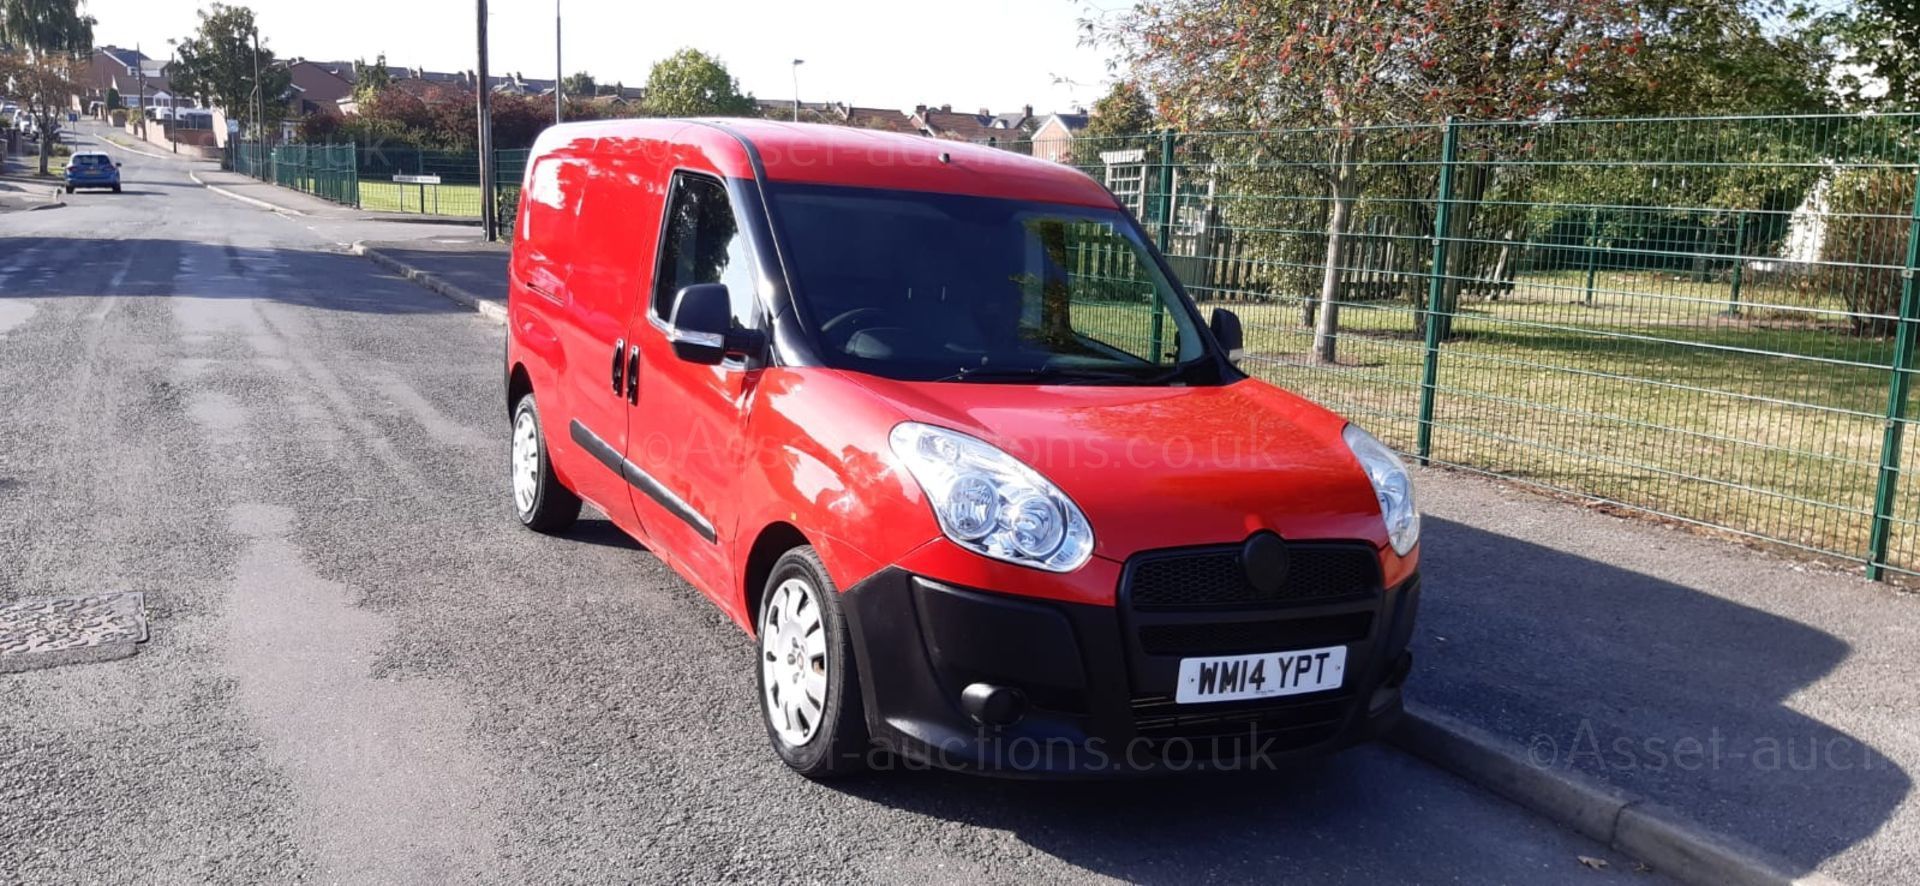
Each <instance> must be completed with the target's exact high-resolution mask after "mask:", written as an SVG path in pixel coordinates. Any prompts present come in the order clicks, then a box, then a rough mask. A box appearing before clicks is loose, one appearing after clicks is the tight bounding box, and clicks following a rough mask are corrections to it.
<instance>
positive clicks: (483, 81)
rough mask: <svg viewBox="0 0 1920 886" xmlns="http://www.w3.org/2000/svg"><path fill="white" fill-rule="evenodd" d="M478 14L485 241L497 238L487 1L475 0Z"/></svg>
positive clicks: (481, 212) (481, 203)
mask: <svg viewBox="0 0 1920 886" xmlns="http://www.w3.org/2000/svg"><path fill="white" fill-rule="evenodd" d="M474 4H475V5H476V6H478V7H479V13H480V25H479V36H480V70H479V72H478V73H479V77H478V80H477V82H476V83H475V86H476V87H477V91H478V92H479V93H480V98H479V102H480V108H479V110H480V227H481V228H482V229H484V230H485V231H486V235H487V240H488V242H492V241H494V240H498V239H500V231H499V230H498V227H499V222H498V220H497V219H495V218H494V208H495V207H494V205H493V95H492V93H493V89H492V86H491V85H490V84H489V82H488V78H487V0H474Z"/></svg>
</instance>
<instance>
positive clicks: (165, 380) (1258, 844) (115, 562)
mask: <svg viewBox="0 0 1920 886" xmlns="http://www.w3.org/2000/svg"><path fill="white" fill-rule="evenodd" d="M121 156H122V159H123V160H124V161H125V164H126V167H125V170H124V172H125V175H126V180H127V189H126V191H127V192H126V193H125V194H123V195H120V196H117V197H116V196H112V195H106V194H101V195H76V196H75V197H74V198H72V199H71V203H70V205H69V206H68V207H66V208H64V209H60V210H55V211H50V212H33V213H9V214H5V215H0V378H4V379H5V382H4V386H3V387H0V390H4V391H5V392H6V394H7V398H6V399H7V407H8V408H7V410H6V419H5V421H0V600H10V599H18V598H31V597H43V596H63V595H74V594H82V593H101V592H110V591H141V592H144V593H145V594H146V600H147V604H148V607H149V610H150V615H151V617H152V623H151V630H152V639H151V641H150V642H149V643H147V644H146V645H145V646H144V647H142V648H141V650H140V652H139V654H138V655H137V656H135V657H133V658H130V659H124V660H120V661H116V662H110V663H101V664H89V665H74V666H69V667H63V668H57V669H50V670H42V671H35V672H29V673H25V674H19V675H12V676H0V880H4V881H15V880H18V881H22V882H31V883H65V882H81V881H87V882H203V881H220V882H263V881H273V882H292V881H324V882H444V881H465V882H524V881H541V882H555V881H569V882H571V881H598V882H606V881H646V882H700V881H713V880H720V879H734V880H749V881H780V882H789V881H791V882H804V881H835V882H843V881H889V882H922V881H935V882H946V881H957V880H962V879H964V880H968V881H991V882H1022V883H1026V882H1054V881H1063V882H1064V881H1075V882H1078V881H1092V880H1104V879H1109V878H1112V879H1120V880H1134V881H1147V882H1169V883H1172V882H1178V883H1197V882H1217V881H1226V882H1235V881H1253V880H1259V881H1264V882H1277V881H1298V880H1306V881H1312V882H1323V881H1331V882H1355V883H1376V882H1427V883H1448V882H1458V883H1488V882H1510V883H1555V882H1567V883H1605V882H1616V883H1620V882H1632V883H1651V882H1657V881H1658V880H1659V878H1658V876H1657V875H1649V874H1644V873H1635V872H1634V871H1633V867H1634V865H1633V863H1632V862H1631V861H1628V860H1626V859H1623V858H1621V857H1619V856H1618V855H1617V854H1614V853H1611V852H1609V851H1607V850H1605V849H1603V848H1601V847H1599V846H1596V845H1594V844H1592V843H1590V842H1588V841H1586V840H1584V839H1582V838H1580V837H1578V836H1575V835H1573V834H1571V833H1569V832H1567V831H1564V830H1562V829H1560V828H1558V827H1556V826H1554V825H1552V824H1550V823H1546V822H1543V821H1541V820H1539V819H1536V818H1533V817H1531V816H1529V815H1528V814H1527V813H1525V812H1523V811H1522V810H1520V809H1518V808H1517V807H1514V806H1511V805H1509V804H1507V803H1506V802H1504V801H1502V800H1499V799H1497V798H1494V797H1492V796H1490V795H1488V794H1486V793H1484V792H1482V791H1480V790H1479V789H1477V788H1474V787H1472V786H1470V785H1467V784H1465V783H1463V782H1461V781H1459V780H1457V779H1455V778H1453V777H1451V776H1449V775H1446V774H1444V773H1441V772H1439V771H1437V770H1434V769H1431V768H1428V767H1426V766H1425V765H1423V764H1421V763H1419V762H1417V761H1414V760H1413V759H1411V758H1409V757H1406V756H1404V755H1402V754H1400V753H1399V752H1397V751H1394V750H1391V749H1387V748H1383V747H1369V748H1363V749H1360V750H1358V751H1355V752H1351V753H1348V754H1345V755H1342V756H1340V757H1337V758H1334V759H1331V760H1327V761H1324V762H1321V763H1318V764H1315V765H1311V766H1307V767H1303V768H1301V769H1299V770H1296V771H1290V772H1283V773H1272V774H1258V775H1242V776H1237V777H1209V778H1203V779H1176V780H1167V781H1154V782H1146V783H1115V784H1091V785H1073V786H1060V785H1047V784H1029V783H1006V782H996V781H985V780H977V779H971V778H965V777H959V776H953V775H946V774H937V773H907V772H896V773H891V774H884V775H876V776H872V777H869V778H867V779H864V780H860V781H856V782H852V783H848V784H844V785H837V786H832V787H825V786H819V785H815V784H812V783H809V782H806V781H804V780H801V779H799V778H797V777H794V776H792V775H790V774H788V773H787V772H786V771H785V770H784V769H783V768H782V767H781V766H780V765H779V764H778V762H777V761H776V760H775V758H774V757H773V755H772V754H771V753H770V752H769V751H768V749H767V748H766V747H765V743H766V739H765V736H764V733H763V732H762V730H761V727H760V725H759V722H758V719H757V718H758V712H757V709H756V706H755V703H754V698H753V692H752V688H751V687H752V676H751V674H752V671H751V668H752V663H753V659H754V655H753V650H752V647H751V645H750V643H749V642H748V641H747V639H746V638H745V637H744V636H743V635H742V634H741V633H740V632H739V631H738V630H736V629H735V628H734V627H733V626H732V625H731V624H729V623H727V622H726V621H725V620H723V619H722V617H721V616H720V615H719V614H718V612H717V611H716V610H715V609H714V608H713V607H711V606H710V605H708V604H707V603H706V602H705V601H704V600H703V599H702V598H700V597H699V596H698V594H697V593H695V592H694V591H693V590H692V589H691V588H689V587H688V586H687V585H686V584H685V583H684V582H682V581H680V580H679V579H678V578H676V577H675V576H674V575H673V574H671V573H670V572H669V571H668V570H667V569H666V568H665V567H663V566H662V565H661V564H660V563H659V562H658V561H656V560H655V559H654V558H653V557H652V556H651V555H649V554H647V553H646V552H645V551H643V550H641V549H640V548H639V547H638V546H636V545H634V544H632V543H631V542H629V541H627V540H625V539H624V538H622V537H620V536H619V535H618V534H617V533H616V532H614V531H612V530H611V529H609V527H608V526H607V525H606V524H605V523H604V522H602V521H597V520H589V521H585V522H583V524H582V525H581V527H580V528H579V529H578V530H576V531H575V532H574V533H573V534H572V535H571V536H570V537H566V538H547V537H542V536H538V535H535V534H533V533H530V532H527V531H525V530H523V529H521V528H520V527H519V526H518V525H517V524H516V523H515V522H514V521H513V519H512V515H511V508H510V504H509V499H508V491H507V485H506V442H507V439H506V432H507V424H506V417H505V409H504V406H503V404H502V403H501V399H500V398H501V394H500V391H499V376H498V361H499V357H500V348H501V339H500V337H501V334H502V332H501V330H500V328H499V327H497V326H494V325H491V324H489V323H487V322H486V321H484V320H482V319H480V318H479V317H478V316H477V315H474V314H471V313H468V312H466V311H464V310H462V309H459V308H458V307H457V306H456V305H454V304H453V303H451V302H448V301H445V300H443V299H441V298H440V297H438V296H435V295H433V294H430V293H428V292H425V291H423V290H420V289H417V288H415V287H414V286H412V285H411V284H408V283H406V282H404V281H401V280H399V279H396V278H394V277H391V276H389V275H386V274H385V273H383V272H381V271H379V270H378V269H377V268H376V267H375V266H374V265H373V264H371V263H370V262H367V261H366V260H364V259H361V258H358V257H355V256H351V255H345V254H341V253H340V252H338V251H337V246H336V243H337V242H338V241H340V240H342V239H349V238H351V236H352V235H353V234H354V233H356V232H353V231H344V230H343V228H344V227H345V226H346V223H340V224H339V225H337V226H336V227H334V228H329V227H328V226H327V225H325V224H320V223H317V222H313V221H311V220H302V219H289V218H285V217H282V216H279V215H276V214H273V213H269V212H265V211H261V210H258V209H254V208H249V207H246V206H242V205H240V204H237V203H233V202H230V201H227V200H225V199H223V198H221V197H219V196H216V195H213V194H211V193H209V192H207V191H204V190H202V189H200V188H198V187H195V186H194V185H192V184H191V183H190V182H189V181H188V180H187V177H186V174H185V171H184V168H185V167H184V164H179V163H175V162H163V161H156V160H148V159H146V158H143V157H139V156H135V155H131V154H125V153H122V154H121ZM408 230H409V229H405V228H401V227H398V226H391V225H389V226H384V227H381V228H380V231H381V232H382V233H383V235H384V236H385V238H387V239H394V238H396V237H399V236H402V234H403V232H407V231H408ZM419 233H422V232H420V231H412V232H411V233H406V234H405V235H407V236H412V235H415V234H419ZM426 233H433V232H431V231H429V232H426ZM1581 856H1589V857H1593V858H1598V859H1607V860H1610V861H1611V865H1610V866H1609V867H1608V868H1607V869H1606V870H1604V871H1596V870H1592V869H1589V868H1588V867H1586V866H1585V865H1583V864H1582V862H1581V861H1580V857H1581Z"/></svg>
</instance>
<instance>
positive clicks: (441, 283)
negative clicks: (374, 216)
mask: <svg viewBox="0 0 1920 886" xmlns="http://www.w3.org/2000/svg"><path fill="white" fill-rule="evenodd" d="M352 249H353V253H354V254H355V255H360V256H365V257H366V258H367V259H369V260H371V261H372V262H373V263H374V264H377V265H379V266H381V267H383V268H386V269H387V270H390V271H392V272H394V273H396V274H399V275H400V276H402V277H405V278H407V279H408V280H411V281H413V282H414V283H417V284H419V285H420V286H421V287H422V288H425V289H427V290H428V291H430V292H434V293H437V294H439V295H441V296H444V297H446V298H447V299H449V300H451V301H454V302H458V303H459V304H463V305H466V306H467V307H469V308H472V309H473V310H474V311H475V312H476V313H478V314H479V315H480V316H482V317H485V318H487V319H488V320H492V321H493V322H495V323H499V324H502V325H505V324H506V322H507V308H506V306H505V305H502V304H500V303H498V302H495V301H492V300H490V299H484V298H481V297H479V296H477V295H474V294H473V293H471V292H468V291H467V290H465V289H462V288H461V287H459V286H456V285H454V284H452V283H449V282H447V281H446V280H444V279H442V278H440V277H437V276H435V275H433V274H430V273H427V272H426V271H422V270H420V269H419V268H416V267H414V266H412V265H409V264H407V263H406V262H403V261H401V260H399V259H397V258H394V257H393V256H391V255H387V254H386V253H384V252H381V251H380V250H378V249H368V248H367V245H366V244H365V243H355V244H353V246H352Z"/></svg>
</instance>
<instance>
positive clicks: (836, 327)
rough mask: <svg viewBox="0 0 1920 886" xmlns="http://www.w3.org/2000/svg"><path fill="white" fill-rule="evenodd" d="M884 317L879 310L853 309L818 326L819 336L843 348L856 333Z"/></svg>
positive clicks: (885, 314)
mask: <svg viewBox="0 0 1920 886" xmlns="http://www.w3.org/2000/svg"><path fill="white" fill-rule="evenodd" d="M886 316H887V312H886V311H883V310H880V309H879V308H872V307H868V308H854V309H853V310H850V311H845V312H843V313H841V314H839V315H838V316H835V317H834V318H833V319H831V320H828V321H827V322H825V323H822V324H820V334H821V335H824V336H827V337H828V338H829V340H831V341H834V342H837V345H836V346H837V347H840V348H845V347H846V345H847V342H849V341H852V340H853V336H854V335H855V334H856V333H858V332H859V331H860V330H862V329H864V328H866V327H867V326H871V325H873V323H872V321H874V320H879V319H884V318H885V317H886ZM862 321H865V322H862ZM843 329H844V330H845V334H844V335H842V334H841V331H842V330H843Z"/></svg>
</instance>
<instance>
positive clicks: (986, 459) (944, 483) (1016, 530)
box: [889, 422, 1093, 572]
mask: <svg viewBox="0 0 1920 886" xmlns="http://www.w3.org/2000/svg"><path fill="white" fill-rule="evenodd" d="M889 442H890V443H892V445H893V454H894V455H895V456H898V457H899V459H900V461H901V462H902V463H904V464H905V465H906V466H907V471H908V472H909V473H911V474H913V479H914V480H915V481H916V482H918V483H919V484H920V489H921V490H922V491H924V492H925V493H926V494H927V499H928V501H929V502H931V503H932V505H933V516H934V517H935V519H937V520H939V521H940V531H942V532H944V533H946V535H947V537H948V538H950V539H952V540H953V542H954V543H955V544H958V545H959V546H961V547H963V548H966V549H967V550H970V551H973V552H974V553H977V554H984V555H986V556H989V557H992V558H994V559H996V560H1005V561H1007V562H1008V563H1017V564H1019V565H1021V566H1032V567H1035V568H1037V569H1045V570H1047V571H1049V572H1072V571H1073V570H1075V569H1079V568H1080V567H1081V566H1084V565H1086V562H1087V560H1088V559H1089V558H1091V557H1092V556H1093V529H1092V528H1091V527H1089V526H1088V525H1087V517H1086V515H1085V514H1082V513H1080V508H1079V506H1077V505H1075V504H1074V503H1073V500H1072V499H1069V498H1067V496H1066V494H1065V493H1063V492H1061V491H1060V489H1059V487H1057V486H1054V485H1053V484H1052V483H1050V482H1048V481H1047V478H1045V477H1042V476H1040V474H1039V472H1037V471H1035V470H1034V469H1032V468H1030V467H1027V466H1026V465H1024V464H1021V463H1020V460H1019V459H1016V458H1014V457H1013V456H1011V455H1008V454H1006V453H1004V452H1001V451H1000V450H999V449H996V448H994V447H993V446H992V445H989V444H987V443H985V442H983V441H980V440H977V439H974V438H973V437H969V436H967V435H965V434H962V433H960V432H958V431H949V430H947V429H945V428H936V427H933V426H932V425H923V424H918V423H915V422H907V423H905V424H902V425H900V426H899V427H896V428H894V429H893V434H892V435H891V438H890V440H889Z"/></svg>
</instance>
